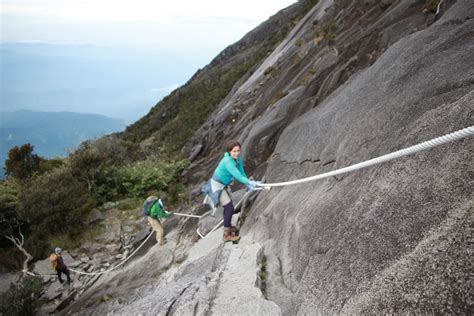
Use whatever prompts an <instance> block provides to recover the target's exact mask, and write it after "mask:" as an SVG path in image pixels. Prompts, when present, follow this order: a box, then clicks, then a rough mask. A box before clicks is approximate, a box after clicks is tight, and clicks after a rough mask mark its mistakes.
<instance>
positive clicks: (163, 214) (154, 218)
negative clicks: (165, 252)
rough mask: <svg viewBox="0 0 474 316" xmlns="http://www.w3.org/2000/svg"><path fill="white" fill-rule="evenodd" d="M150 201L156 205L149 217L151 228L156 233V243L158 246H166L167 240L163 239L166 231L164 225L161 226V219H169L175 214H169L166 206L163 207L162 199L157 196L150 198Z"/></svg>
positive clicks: (151, 209) (153, 206)
mask: <svg viewBox="0 0 474 316" xmlns="http://www.w3.org/2000/svg"><path fill="white" fill-rule="evenodd" d="M148 200H152V201H153V200H154V203H153V205H152V206H151V208H150V214H149V215H148V223H150V226H151V227H152V228H153V230H154V231H155V232H156V241H157V242H158V244H160V245H164V244H165V243H166V239H165V238H164V237H163V235H164V230H163V225H161V221H160V219H162V218H168V217H170V216H171V215H173V213H171V212H168V211H167V210H166V209H165V206H164V205H163V202H162V201H161V199H158V198H157V197H155V196H150V197H149V198H148V199H147V201H148Z"/></svg>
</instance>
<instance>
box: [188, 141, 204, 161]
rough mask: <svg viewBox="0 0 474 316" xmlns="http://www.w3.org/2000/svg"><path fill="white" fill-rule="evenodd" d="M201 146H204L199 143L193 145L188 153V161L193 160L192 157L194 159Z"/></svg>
mask: <svg viewBox="0 0 474 316" xmlns="http://www.w3.org/2000/svg"><path fill="white" fill-rule="evenodd" d="M203 147H204V146H203V145H201V144H199V145H196V146H194V147H193V148H192V149H191V152H190V153H189V157H188V159H189V161H191V162H192V161H194V159H196V157H197V156H198V155H199V154H200V153H201V151H202V148H203Z"/></svg>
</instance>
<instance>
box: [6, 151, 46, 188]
mask: <svg viewBox="0 0 474 316" xmlns="http://www.w3.org/2000/svg"><path fill="white" fill-rule="evenodd" d="M33 149H34V146H32V145H31V144H24V145H22V146H21V147H18V146H15V147H13V148H12V149H10V151H9V152H8V158H7V160H6V161H5V168H4V169H5V174H6V175H7V176H8V177H15V178H18V179H20V180H26V179H28V178H29V177H31V176H32V175H33V173H34V172H35V171H38V170H39V165H40V160H41V158H40V157H39V156H38V155H36V154H33Z"/></svg>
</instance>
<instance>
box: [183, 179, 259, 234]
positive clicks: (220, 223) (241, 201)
mask: <svg viewBox="0 0 474 316" xmlns="http://www.w3.org/2000/svg"><path fill="white" fill-rule="evenodd" d="M258 190H263V188H257V189H255V191H258ZM251 192H252V191H247V192H245V194H244V196H243V197H242V198H241V199H240V201H239V202H238V203H237V204H236V205H235V207H234V209H237V208H239V207H240V204H242V203H243V202H244V200H245V198H246V197H247V195H249V194H250V193H251ZM175 214H176V213H175ZM201 217H202V216H201ZM222 223H224V220H221V221H220V222H219V223H218V224H217V225H216V226H214V228H213V229H212V230H211V231H210V232H208V233H207V234H206V235H203V234H201V232H200V231H199V228H198V229H196V233H197V234H198V235H199V237H201V238H202V239H204V238H206V237H207V236H209V235H210V234H211V233H212V232H214V231H215V230H216V229H217V228H219V226H221V225H222Z"/></svg>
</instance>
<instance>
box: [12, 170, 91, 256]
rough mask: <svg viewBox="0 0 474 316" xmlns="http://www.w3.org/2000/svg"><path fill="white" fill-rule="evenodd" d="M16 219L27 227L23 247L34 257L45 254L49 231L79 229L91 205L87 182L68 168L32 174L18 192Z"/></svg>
mask: <svg viewBox="0 0 474 316" xmlns="http://www.w3.org/2000/svg"><path fill="white" fill-rule="evenodd" d="M18 201H19V205H18V215H19V219H20V220H22V221H24V222H26V223H27V224H28V227H29V231H28V234H25V238H26V242H27V247H28V248H29V249H30V250H31V252H32V254H33V256H34V257H38V256H39V257H41V256H43V255H45V254H47V251H48V244H49V242H48V239H49V238H50V236H51V235H57V234H62V233H66V234H68V235H69V236H71V237H74V236H76V235H77V234H79V233H81V231H82V229H83V219H84V218H85V217H86V216H87V214H88V213H89V212H90V210H91V209H92V208H93V207H94V206H95V203H94V201H93V199H92V198H91V197H90V196H89V192H88V189H87V186H86V185H85V184H84V183H83V182H80V181H78V179H77V178H75V177H74V176H73V175H72V174H71V172H70V171H69V169H68V168H66V167H61V168H57V169H55V170H53V171H52V172H50V173H47V174H44V175H41V176H37V177H35V178H34V179H33V180H32V181H31V182H30V183H29V184H28V185H25V186H23V188H22V190H21V192H20V194H19V199H18Z"/></svg>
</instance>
